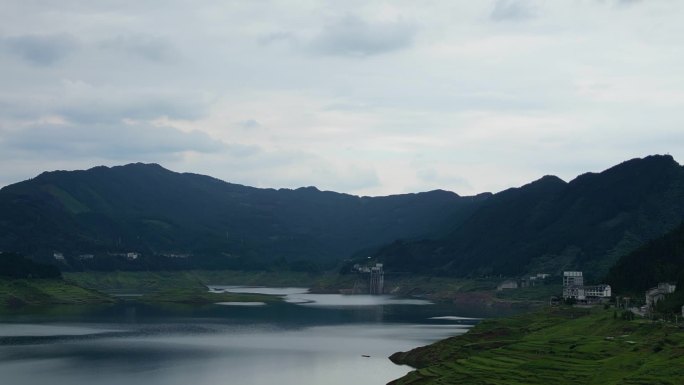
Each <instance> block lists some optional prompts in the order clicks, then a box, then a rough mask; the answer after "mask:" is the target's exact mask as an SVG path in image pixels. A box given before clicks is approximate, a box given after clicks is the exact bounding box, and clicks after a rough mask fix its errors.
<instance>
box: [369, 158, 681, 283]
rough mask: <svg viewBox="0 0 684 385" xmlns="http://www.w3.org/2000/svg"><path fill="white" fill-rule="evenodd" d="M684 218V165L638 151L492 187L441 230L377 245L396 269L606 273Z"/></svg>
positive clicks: (381, 255)
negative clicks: (573, 173) (602, 167)
mask: <svg viewBox="0 0 684 385" xmlns="http://www.w3.org/2000/svg"><path fill="white" fill-rule="evenodd" d="M682 219H684V168H683V167H682V166H680V165H679V164H678V163H677V162H675V161H674V159H673V158H672V157H670V156H649V157H646V158H644V159H632V160H630V161H627V162H624V163H622V164H619V165H617V166H615V167H612V168H610V169H608V170H606V171H603V172H601V173H587V174H584V175H581V176H579V177H577V178H576V179H574V180H573V181H571V182H569V183H566V182H564V181H562V180H560V179H559V178H557V177H553V176H545V177H543V178H541V179H539V180H537V181H535V182H532V183H530V184H528V185H525V186H522V187H520V188H512V189H508V190H506V191H503V192H500V193H498V194H495V195H493V196H492V197H490V198H489V199H487V201H485V202H484V203H482V204H481V205H480V206H479V207H478V208H477V209H476V210H475V211H474V212H473V214H472V215H471V216H470V217H468V218H467V219H465V220H463V221H461V222H460V223H459V224H458V225H457V226H455V227H454V228H452V229H451V231H450V232H449V233H448V234H446V235H443V236H440V237H436V238H432V239H425V240H420V241H396V242H394V243H392V244H389V245H387V246H385V247H383V248H381V249H379V250H376V251H374V252H373V253H372V256H373V257H376V258H378V259H380V260H382V261H384V262H385V263H386V264H387V266H388V267H391V268H394V269H397V270H408V271H423V272H433V273H434V272H441V273H444V274H450V275H504V276H514V275H518V274H522V273H526V272H546V273H560V272H561V271H562V270H563V269H581V270H584V271H585V275H588V276H589V277H590V278H591V277H594V278H598V277H602V276H603V275H604V274H605V273H606V272H607V271H608V269H609V268H610V267H611V266H612V265H613V264H614V263H615V261H616V260H617V259H618V258H619V257H620V256H622V255H624V254H627V253H629V252H631V251H632V250H634V249H635V248H637V247H638V246H640V245H642V244H643V243H644V242H646V241H648V240H650V239H653V238H656V237H658V236H661V235H662V234H664V233H666V232H667V231H669V230H671V229H672V228H674V227H675V226H677V225H678V224H680V223H681V222H682Z"/></svg>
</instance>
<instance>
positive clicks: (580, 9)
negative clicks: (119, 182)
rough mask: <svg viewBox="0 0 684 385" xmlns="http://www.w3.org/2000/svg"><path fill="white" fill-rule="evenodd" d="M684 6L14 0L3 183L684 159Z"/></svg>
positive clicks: (489, 182) (235, 178)
mask: <svg viewBox="0 0 684 385" xmlns="http://www.w3.org/2000/svg"><path fill="white" fill-rule="evenodd" d="M682 20H684V1H678V0H641V1H639V0H554V1H541V0H520V1H516V0H491V1H487V0H481V1H472V0H461V1H455V0H445V1H438V0H424V1H408V0H407V1H404V0H393V1H374V0H363V1H357V0H345V1H310V0H287V1H275V0H245V1H225V0H224V1H210V0H207V1H179V0H163V1H161V0H159V1H156V0H149V1H139V0H135V1H126V0H122V1H109V0H101V1H90V0H60V1H37V0H2V2H0V186H4V185H7V184H11V183H15V182H18V181H21V180H25V179H28V178H31V177H34V176H36V175H37V174H39V173H41V172H42V171H46V170H57V169H65V170H73V169H87V168H91V167H94V166H98V165H107V166H114V165H121V164H126V163H131V162H146V163H159V164H161V165H162V166H164V167H166V168H168V169H171V170H174V171H179V172H181V171H182V172H194V173H199V174H206V175H211V176H214V177H217V178H220V179H223V180H225V181H229V182H233V183H240V184H245V185H250V186H256V187H275V188H281V187H286V188H296V187H300V186H317V187H318V188H320V189H323V190H333V191H339V192H347V193H352V194H357V195H388V194H398V193H407V192H419V191H428V190H433V189H438V188H439V189H444V190H451V191H454V192H456V193H458V194H460V195H471V194H476V193H480V192H485V191H491V192H497V191H501V190H503V189H506V188H508V187H514V186H520V185H523V184H525V183H528V182H530V181H532V180H535V179H538V178H540V177H542V176H543V175H547V174H552V175H557V176H559V177H561V178H563V179H565V180H571V179H572V178H574V177H576V176H577V175H579V174H582V173H585V172H588V171H594V172H597V171H601V170H604V169H606V168H609V167H611V166H613V165H615V164H618V163H620V162H622V161H625V160H628V159H631V158H635V157H643V156H646V155H650V154H656V153H657V154H670V155H672V156H674V158H675V159H676V160H678V161H680V162H683V161H684V70H683V69H684V22H682Z"/></svg>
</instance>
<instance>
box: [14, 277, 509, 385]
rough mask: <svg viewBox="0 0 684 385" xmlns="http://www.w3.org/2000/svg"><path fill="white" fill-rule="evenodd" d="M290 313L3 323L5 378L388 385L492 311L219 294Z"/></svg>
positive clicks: (231, 310)
mask: <svg viewBox="0 0 684 385" xmlns="http://www.w3.org/2000/svg"><path fill="white" fill-rule="evenodd" d="M211 290H212V291H224V290H226V291H233V292H260V293H267V294H280V295H284V296H285V301H284V302H283V303H275V304H268V305H266V304H262V303H249V304H235V303H225V304H214V305H205V306H177V305H167V306H163V305H149V304H141V303H136V302H134V301H124V302H121V303H118V304H116V305H108V306H96V307H84V306H80V307H68V306H62V307H53V308H47V309H41V311H31V312H21V313H13V314H4V315H1V316H0V320H1V323H0V379H1V383H2V384H12V385H29V384H35V385H45V384H50V385H66V384H104V385H108V384H112V385H114V384H116V385H121V384H126V385H133V384H146V385H161V384H164V385H167V384H178V385H181V384H183V385H188V384H192V385H205V384H206V385H209V384H212V385H213V384H235V385H266V384H269V385H271V384H279V385H295V384H296V385H338V384H339V385H341V384H346V385H349V384H360V385H365V384H368V385H371V384H386V383H387V382H389V381H391V380H393V379H395V378H398V377H401V376H403V375H404V374H406V373H407V372H408V371H410V370H411V368H409V367H406V366H398V365H394V364H393V363H392V362H391V361H389V360H388V358H387V357H388V356H389V355H391V354H392V353H394V352H396V351H404V350H408V349H411V348H414V347H417V346H421V345H425V344H428V343H430V342H433V341H436V340H438V339H441V338H445V337H448V336H452V335H457V334H461V333H464V332H466V331H467V330H468V328H469V327H471V326H472V325H474V324H476V323H477V322H478V319H479V318H480V317H488V316H492V315H495V314H496V312H494V311H493V310H491V309H476V308H473V307H458V306H455V305H442V304H440V305H435V304H431V303H430V302H427V301H424V300H419V299H418V300H417V299H397V298H392V297H389V296H368V295H354V296H344V295H324V294H309V293H307V291H306V289H300V288H285V289H272V288H245V287H234V286H214V287H211Z"/></svg>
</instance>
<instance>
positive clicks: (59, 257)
mask: <svg viewBox="0 0 684 385" xmlns="http://www.w3.org/2000/svg"><path fill="white" fill-rule="evenodd" d="M52 256H53V257H54V258H55V259H56V260H58V261H60V262H63V261H64V254H62V253H60V252H58V251H55V252H54V253H52Z"/></svg>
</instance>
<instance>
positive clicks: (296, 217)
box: [0, 163, 488, 268]
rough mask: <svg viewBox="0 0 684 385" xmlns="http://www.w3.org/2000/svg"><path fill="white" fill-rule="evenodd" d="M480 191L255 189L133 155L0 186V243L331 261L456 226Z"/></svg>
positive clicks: (67, 250) (45, 254) (25, 248)
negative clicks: (381, 193) (131, 160)
mask: <svg viewBox="0 0 684 385" xmlns="http://www.w3.org/2000/svg"><path fill="white" fill-rule="evenodd" d="M487 197H488V196H487V195H481V196H477V197H460V196H458V195H457V194H454V193H452V192H447V191H441V190H436V191H430V192H425V193H419V194H404V195H393V196H386V197H358V196H353V195H347V194H339V193H335V192H329V191H319V190H318V189H316V188H315V187H306V188H299V189H296V190H290V189H280V190H275V189H259V188H253V187H247V186H242V185H237V184H231V183H226V182H223V181H221V180H218V179H215V178H211V177H208V176H203V175H197V174H188V173H176V172H172V171H169V170H167V169H164V168H163V167H161V166H159V165H156V164H140V163H138V164H129V165H126V166H118V167H111V168H108V167H95V168H92V169H90V170H86V171H55V172H45V173H43V174H40V175H39V176H37V177H36V178H33V179H30V180H27V181H24V182H21V183H16V184H13V185H10V186H6V187H4V188H2V189H1V190H0V250H5V251H15V252H21V253H24V254H25V255H30V256H32V257H34V258H36V259H43V260H45V259H50V260H52V256H53V252H60V253H63V254H64V255H65V256H67V257H68V256H72V257H73V256H77V255H85V257H83V258H86V259H88V258H89V256H90V255H100V254H103V255H112V254H122V253H128V252H135V253H142V254H147V255H168V256H173V257H176V258H174V261H179V260H180V259H181V258H182V259H185V260H186V262H184V266H186V267H192V266H194V265H193V263H194V262H191V263H189V264H188V263H187V260H188V259H189V260H191V261H200V262H202V266H205V267H212V266H215V267H219V266H224V267H225V266H233V265H234V264H233V265H231V263H230V262H229V261H235V260H240V261H241V262H240V263H244V261H259V260H266V261H272V260H276V259H278V258H287V259H289V260H299V259H302V260H303V259H310V260H314V261H331V260H334V259H339V258H344V257H348V256H349V255H350V254H351V253H353V252H354V251H357V250H359V249H363V248H368V247H371V246H374V245H378V244H382V243H386V242H390V241H392V240H394V239H397V238H416V237H424V236H427V235H429V234H432V233H434V232H436V231H437V230H439V229H441V228H444V227H445V226H453V225H454V223H455V224H458V223H459V220H463V219H465V218H467V217H468V216H469V215H470V213H472V211H473V210H475V209H476V208H477V207H478V206H479V205H480V204H482V202H484V201H485V200H486V199H487ZM459 218H461V219H459ZM454 221H455V222H454ZM188 255H192V256H193V257H192V258H184V257H187V256H188ZM178 257H181V258H178ZM72 259H73V258H72ZM95 259H97V258H95ZM174 263H175V262H174ZM101 267H102V266H101ZM109 267H110V268H119V267H120V266H116V265H113V266H109Z"/></svg>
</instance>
